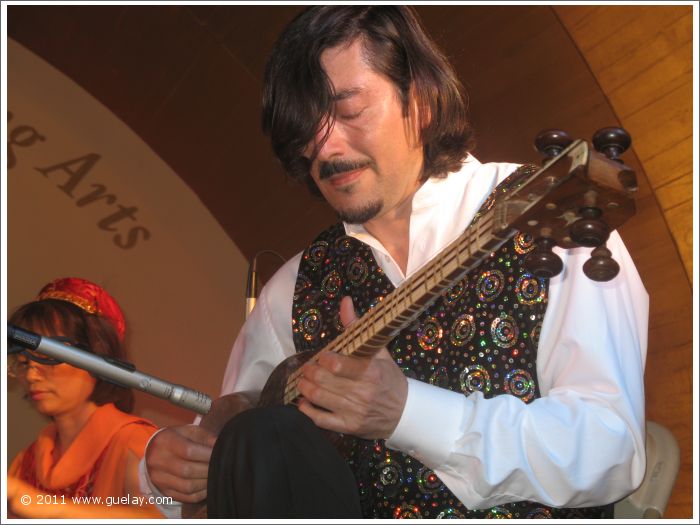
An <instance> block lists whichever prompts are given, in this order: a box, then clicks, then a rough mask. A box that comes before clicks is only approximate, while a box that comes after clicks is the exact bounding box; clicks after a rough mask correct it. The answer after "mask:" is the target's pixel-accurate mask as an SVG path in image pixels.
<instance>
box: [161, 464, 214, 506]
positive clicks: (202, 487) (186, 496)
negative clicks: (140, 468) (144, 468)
mask: <svg viewBox="0 0 700 525" xmlns="http://www.w3.org/2000/svg"><path fill="white" fill-rule="evenodd" d="M151 481H152V482H153V483H154V484H155V485H156V487H159V490H160V491H161V492H162V493H163V494H164V495H165V496H170V497H171V498H173V499H175V500H177V501H182V502H186V503H196V502H198V501H202V500H203V499H204V498H206V497H207V472H206V471H205V473H204V477H203V478H202V477H200V478H199V479H184V478H182V477H180V476H177V475H173V474H170V473H168V472H164V471H162V470H160V471H156V472H153V474H152V476H151ZM160 487H162V489H161V488H160Z"/></svg>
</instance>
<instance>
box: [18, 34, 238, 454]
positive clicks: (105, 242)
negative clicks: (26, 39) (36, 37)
mask: <svg viewBox="0 0 700 525" xmlns="http://www.w3.org/2000/svg"><path fill="white" fill-rule="evenodd" d="M7 54H8V58H7V78H8V85H7V93H8V115H7V119H8V121H7V123H8V124H7V126H8V128H7V137H8V160H7V162H8V164H7V190H8V194H7V197H8V198H7V201H8V207H7V215H8V217H7V221H8V222H7V225H8V236H7V307H8V311H9V312H12V311H13V310H14V309H15V308H16V307H17V306H18V305H20V304H22V303H24V302H27V301H30V300H32V299H34V297H35V296H36V293H37V292H38V291H39V289H40V288H41V287H42V286H43V285H44V284H45V283H47V282H48V281H50V280H52V279H54V278H56V277H83V278H86V279H90V280H92V281H94V282H96V283H99V284H101V285H103V286H104V287H105V288H106V289H107V290H108V291H109V292H110V293H112V295H113V296H114V297H115V298H116V299H117V301H118V302H119V303H120V304H121V306H122V308H123V310H124V313H125V315H126V320H127V344H128V348H129V351H130V357H131V361H132V362H133V363H134V364H135V365H136V367H137V369H138V370H139V371H141V372H144V373H147V374H150V375H155V376H157V377H161V378H163V379H166V380H168V381H171V382H174V383H178V384H183V385H186V386H188V387H191V388H194V389H197V390H201V391H204V392H206V393H208V394H209V395H211V396H216V395H217V394H218V392H219V388H220V385H221V381H222V375H223V370H224V368H225V365H226V362H227V358H228V354H229V351H230V349H231V346H232V344H233V341H234V339H235V336H236V334H237V333H238V330H239V328H240V326H241V324H242V322H243V316H244V288H245V277H246V272H247V261H246V260H245V259H244V258H243V256H242V254H241V252H240V251H239V250H238V248H237V247H236V246H235V245H234V243H233V242H232V241H231V239H230V238H229V237H228V236H227V235H226V234H225V233H224V231H223V229H222V228H221V227H220V225H219V224H218V223H217V222H216V220H215V219H214V218H213V217H212V215H211V214H210V213H209V212H208V211H207V209H206V208H205V207H204V206H203V204H202V203H201V201H200V200H199V199H198V198H197V196H196V195H195V194H194V193H193V192H192V191H191V190H190V188H189V187H188V186H187V185H186V184H184V182H183V181H182V180H181V179H180V177H179V176H178V175H177V174H176V173H175V172H173V171H172V169H170V168H169V167H168V166H167V165H166V164H165V163H164V162H163V161H162V160H161V159H160V158H159V157H157V156H156V154H155V153H154V152H153V151H152V150H151V149H150V148H149V147H148V146H147V145H146V144H145V143H144V142H143V141H142V140H141V139H140V138H139V137H138V136H136V135H135V134H134V133H133V132H132V131H131V130H130V129H129V128H128V127H127V126H126V125H124V124H123V123H122V122H121V121H120V120H118V119H117V118H116V117H115V116H114V115H113V114H112V113H110V112H109V111H108V110H107V109H106V108H105V107H104V106H102V105H101V104H100V103H99V102H97V101H96V100H95V99H94V98H92V97H91V96H90V95H89V94H88V93H87V92H86V91H84V90H83V89H81V88H80V87H79V86H78V85H77V84H75V83H74V82H73V81H71V80H70V79H68V78H67V77H66V76H64V75H63V74H62V73H60V72H59V71H57V70H56V69H54V68H53V67H51V66H50V65H48V64H47V63H45V62H44V61H43V60H41V59H40V58H38V57H37V56H36V55H33V54H32V53H30V52H29V51H27V50H26V49H25V48H23V47H22V46H20V45H19V44H17V43H16V42H14V41H12V40H8V49H7ZM201 139H202V140H206V137H201ZM197 150H198V148H197V147H196V146H193V148H192V155H197ZM221 176H222V177H226V176H231V177H234V176H235V174H226V173H222V174H221ZM230 198H231V205H232V206H233V205H235V201H236V199H237V198H238V197H237V196H236V195H231V196H230ZM136 413H137V414H139V415H141V416H144V417H147V418H150V419H152V420H153V421H154V422H156V423H157V424H158V425H165V424H170V423H175V422H190V421H191V420H192V418H193V417H194V414H193V413H191V412H188V411H186V410H183V409H179V408H177V407H174V406H173V405H171V404H170V403H167V402H165V401H162V400H160V399H158V398H155V397H152V396H148V395H145V394H142V393H137V404H136ZM7 414H8V416H7V437H8V449H7V450H8V459H10V460H11V459H12V458H13V457H14V455H15V454H16V453H17V452H18V451H19V450H20V449H21V448H22V447H24V446H26V445H27V444H28V443H29V442H30V441H31V440H32V439H33V438H34V437H35V436H36V434H37V433H38V431H39V429H40V428H41V427H42V426H43V425H44V424H45V421H44V420H43V419H42V418H41V417H39V416H38V415H36V413H35V412H34V411H33V409H32V408H31V406H30V405H29V403H28V402H27V401H25V400H23V399H22V395H21V392H20V389H19V388H18V387H17V385H13V384H12V383H10V384H9V395H8V412H7Z"/></svg>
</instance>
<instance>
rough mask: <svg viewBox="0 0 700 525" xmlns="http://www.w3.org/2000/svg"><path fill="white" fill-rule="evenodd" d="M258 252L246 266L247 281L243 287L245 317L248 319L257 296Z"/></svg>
mask: <svg viewBox="0 0 700 525" xmlns="http://www.w3.org/2000/svg"><path fill="white" fill-rule="evenodd" d="M257 260H258V254H256V255H255V257H253V260H252V261H251V263H250V265H249V266H248V281H247V282H246V287H245V318H246V319H248V316H249V315H250V312H252V311H253V307H254V306H255V300H256V299H257V297H258V290H257V287H258V272H257V271H256V266H257Z"/></svg>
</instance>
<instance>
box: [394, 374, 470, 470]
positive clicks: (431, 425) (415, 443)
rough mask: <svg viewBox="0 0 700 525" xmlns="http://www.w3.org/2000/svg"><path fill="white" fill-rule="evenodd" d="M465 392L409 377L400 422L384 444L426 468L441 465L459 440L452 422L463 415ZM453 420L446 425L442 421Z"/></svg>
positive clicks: (460, 418)
mask: <svg viewBox="0 0 700 525" xmlns="http://www.w3.org/2000/svg"><path fill="white" fill-rule="evenodd" d="M464 400H465V397H464V394H462V393H460V392H452V391H450V390H447V389H445V388H439V387H436V386H433V385H430V384H428V383H423V382H421V381H418V380H416V379H410V378H409V379H408V397H407V398H406V406H405V407H404V410H403V414H401V419H400V420H399V424H398V425H397V426H396V429H395V430H394V433H393V434H392V435H391V436H390V437H389V439H387V440H386V446H387V447H388V448H390V449H393V450H400V451H401V452H404V453H405V454H408V455H409V456H412V457H414V458H416V459H417V460H418V461H420V462H421V463H423V464H424V465H426V466H427V467H429V468H432V469H436V468H439V467H440V466H441V465H443V464H444V463H445V462H446V461H447V458H448V457H449V456H450V454H451V453H452V447H453V445H454V443H455V441H456V440H457V439H458V436H457V434H456V433H455V429H458V428H459V425H455V423H458V422H460V421H461V420H462V418H463V414H464V408H465V403H464ZM446 421H449V422H452V423H451V424H448V425H445V422H446Z"/></svg>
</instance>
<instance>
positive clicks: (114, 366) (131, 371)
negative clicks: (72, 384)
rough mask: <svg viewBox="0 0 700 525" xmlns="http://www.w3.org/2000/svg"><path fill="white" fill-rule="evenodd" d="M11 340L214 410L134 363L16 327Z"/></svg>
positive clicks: (177, 401)
mask: <svg viewBox="0 0 700 525" xmlns="http://www.w3.org/2000/svg"><path fill="white" fill-rule="evenodd" d="M7 339H8V341H10V342H12V343H14V344H16V345H19V346H21V347H23V348H26V349H29V350H35V351H37V352H40V353H42V354H45V355H47V356H49V357H52V358H54V359H57V360H59V361H62V362H64V363H68V364H70V365H73V366H75V367H78V368H82V369H83V370H87V371H88V372H92V373H93V374H95V375H97V376H99V377H100V378H102V379H104V380H106V381H109V382H111V383H115V384H117V385H119V386H121V387H124V388H135V389H136V390H141V391H142V392H146V393H147V394H151V395H154V396H156V397H160V398H161V399H165V400H166V401H170V402H171V403H173V404H174V405H177V406H179V407H182V408H186V409H188V410H192V411H194V412H197V413H198V414H202V415H204V414H206V413H208V412H209V409H210V408H211V403H212V400H211V398H210V397H209V396H208V395H206V394H203V393H202V392H198V391H196V390H192V389H189V388H187V387H184V386H182V385H176V384H174V383H170V382H168V381H164V380H163V379H159V378H157V377H153V376H149V375H147V374H143V373H141V372H139V371H137V370H136V367H135V366H134V365H133V364H131V363H127V362H125V361H121V360H119V359H114V358H108V357H105V356H99V355H97V354H93V353H91V352H86V351H85V350H81V349H79V348H76V347H74V346H69V345H66V344H63V343H59V342H58V341H56V340H54V339H51V338H50V337H43V336H40V335H38V334H35V333H34V332H29V331H27V330H23V329H22V328H19V327H17V326H14V325H12V324H8V325H7Z"/></svg>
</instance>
